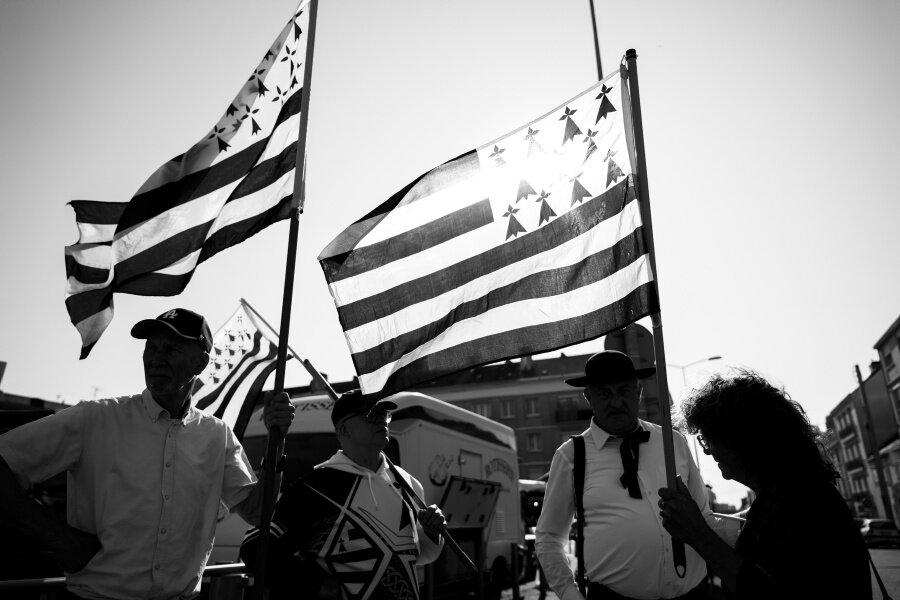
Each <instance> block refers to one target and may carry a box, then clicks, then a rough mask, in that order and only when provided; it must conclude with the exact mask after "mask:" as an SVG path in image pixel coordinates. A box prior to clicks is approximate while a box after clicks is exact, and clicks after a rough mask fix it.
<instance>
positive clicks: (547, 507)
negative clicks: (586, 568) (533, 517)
mask: <svg viewBox="0 0 900 600" xmlns="http://www.w3.org/2000/svg"><path fill="white" fill-rule="evenodd" d="M567 447H568V448H571V447H572V443H571V442H569V443H568V444H563V445H562V446H560V447H559V448H558V449H557V450H556V453H555V454H554V455H553V462H551V463H550V476H549V478H548V479H547V488H546V490H545V491H544V506H543V507H542V508H541V516H540V517H539V518H538V522H537V527H536V528H535V544H534V549H535V553H536V554H537V557H538V560H539V561H540V563H541V568H542V569H543V571H544V578H545V579H546V581H547V583H548V584H549V585H550V588H551V589H552V590H553V591H554V593H556V595H557V596H559V598H560V599H561V600H578V599H580V598H582V596H581V592H579V591H578V586H577V585H576V584H575V575H574V573H573V572H572V569H571V568H570V567H569V561H568V559H567V558H566V552H565V546H566V545H567V544H568V543H569V531H570V530H571V527H572V518H573V517H574V516H575V491H574V489H573V487H572V486H573V484H572V459H571V458H570V457H569V456H567V455H566V453H565V451H564V449H565V448H567Z"/></svg>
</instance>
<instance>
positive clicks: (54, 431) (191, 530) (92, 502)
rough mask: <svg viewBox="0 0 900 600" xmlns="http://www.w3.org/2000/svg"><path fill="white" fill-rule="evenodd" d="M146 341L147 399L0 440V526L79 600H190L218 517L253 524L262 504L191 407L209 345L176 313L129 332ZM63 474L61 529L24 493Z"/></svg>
mask: <svg viewBox="0 0 900 600" xmlns="http://www.w3.org/2000/svg"><path fill="white" fill-rule="evenodd" d="M131 335H132V336H133V337H135V338H137V339H144V340H146V342H145V345H144V354H143V363H144V379H145V382H146V385H147V387H146V389H145V390H144V391H143V392H142V393H141V394H138V395H135V396H130V397H121V398H113V399H109V400H100V401H95V402H82V403H80V404H78V405H76V406H72V407H70V408H67V409H65V410H62V411H60V412H59V413H57V414H55V415H51V416H49V417H45V418H43V419H40V420H38V421H34V422H32V423H28V424H26V425H23V426H21V427H18V428H16V429H13V430H12V431H10V432H8V433H6V434H5V435H3V436H0V518H3V519H4V522H5V524H6V525H8V526H11V527H14V528H16V529H18V530H19V531H21V532H23V533H25V534H26V535H29V536H31V537H34V538H35V539H37V540H38V541H40V542H42V543H43V544H44V545H46V546H47V547H48V548H49V549H50V550H52V551H53V553H54V555H55V556H56V558H57V560H58V561H59V562H60V564H61V566H62V567H63V569H64V571H65V572H66V575H67V578H66V585H67V589H68V593H69V594H71V595H74V596H75V597H79V598H91V599H103V598H112V599H118V598H122V599H126V598H190V597H192V596H194V595H196V594H197V593H199V591H200V578H201V576H202V574H203V568H204V566H205V564H206V559H207V556H208V555H209V552H210V550H211V549H212V544H213V536H214V534H215V528H216V522H217V517H218V515H219V512H220V508H221V507H222V506H224V507H225V508H227V509H229V510H233V511H235V512H237V513H238V514H240V515H241V516H242V517H243V518H245V519H247V520H248V521H250V522H259V516H260V509H261V500H262V493H263V486H264V484H263V482H262V480H259V481H257V479H256V477H255V475H254V474H253V472H252V470H251V467H250V464H249V462H248V461H247V457H246V455H245V454H244V451H243V449H242V448H241V444H240V442H238V441H237V439H236V438H235V436H234V433H233V432H232V431H231V429H230V428H229V427H228V425H226V424H225V423H224V422H222V421H221V420H220V419H218V418H216V417H213V416H211V415H209V414H206V413H204V412H202V411H200V410H197V409H196V408H195V407H193V406H191V392H192V390H193V387H194V383H195V380H196V378H197V376H198V375H199V374H200V373H201V372H202V371H203V369H204V368H205V367H206V364H207V363H208V361H209V351H210V349H211V348H212V336H211V334H210V330H209V325H208V324H207V322H206V319H205V318H203V316H201V315H199V314H197V313H195V312H193V311H190V310H186V309H183V308H175V309H172V310H169V311H166V312H165V313H163V314H161V315H160V316H158V317H157V318H155V319H146V320H143V321H140V322H139V323H137V324H136V325H135V326H134V328H133V329H132V330H131ZM293 414H294V408H293V406H292V405H291V402H290V399H289V398H288V397H287V394H282V395H280V396H278V397H275V398H272V399H271V401H270V402H268V403H267V406H266V409H265V411H264V420H265V423H266V427H268V428H270V429H271V428H272V427H276V428H278V430H279V431H280V432H281V433H282V435H283V433H284V432H286V431H287V428H288V427H289V426H290V424H291V421H292V419H293ZM63 471H66V472H67V473H68V503H67V507H66V508H67V517H68V518H67V521H68V522H67V523H63V522H62V521H61V520H59V519H57V518H56V517H55V515H52V514H51V513H49V512H48V511H46V510H45V509H44V508H43V507H41V506H40V505H38V504H36V503H35V502H33V501H31V500H30V499H29V498H28V497H27V496H26V495H25V492H24V490H23V488H26V489H27V488H29V487H31V485H33V484H34V483H38V482H41V481H44V480H46V479H48V478H49V477H51V476H53V475H55V474H57V473H61V472H63Z"/></svg>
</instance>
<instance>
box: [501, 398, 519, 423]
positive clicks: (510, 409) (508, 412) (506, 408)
mask: <svg viewBox="0 0 900 600" xmlns="http://www.w3.org/2000/svg"><path fill="white" fill-rule="evenodd" d="M515 416H516V409H515V407H514V406H513V401H512V400H503V401H502V402H500V418H501V419H512V418H513V417H515Z"/></svg>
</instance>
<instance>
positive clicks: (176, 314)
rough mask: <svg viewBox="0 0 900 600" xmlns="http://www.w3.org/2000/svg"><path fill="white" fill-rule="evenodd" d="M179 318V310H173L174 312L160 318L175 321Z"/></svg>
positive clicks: (171, 311)
mask: <svg viewBox="0 0 900 600" xmlns="http://www.w3.org/2000/svg"><path fill="white" fill-rule="evenodd" d="M177 316H178V310H177V309H174V308H173V309H172V310H170V311H168V312H166V313H164V314H163V315H162V316H161V317H160V319H174V318H175V317H177Z"/></svg>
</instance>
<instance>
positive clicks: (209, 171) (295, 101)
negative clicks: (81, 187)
mask: <svg viewBox="0 0 900 600" xmlns="http://www.w3.org/2000/svg"><path fill="white" fill-rule="evenodd" d="M301 91H302V88H298V90H297V91H296V92H295V93H294V94H293V95H292V96H291V97H290V99H289V100H288V101H287V102H286V103H285V105H284V106H283V107H282V109H281V113H279V116H278V120H277V122H278V123H282V122H283V121H285V120H287V119H288V118H290V117H291V116H293V115H294V114H296V113H298V112H300V100H301V96H302V94H301ZM276 127H277V126H276ZM269 139H270V138H268V137H266V138H263V139H261V140H259V141H258V142H255V143H254V144H251V145H250V146H248V147H247V148H244V149H243V150H241V151H239V152H237V153H236V154H234V155H233V156H229V157H228V158H226V159H225V160H223V161H221V162H219V163H216V164H215V165H213V166H211V167H208V168H206V169H202V170H200V171H197V172H196V173H191V174H189V175H185V176H184V177H182V178H180V179H178V180H176V181H172V182H170V183H166V184H164V185H161V186H160V187H158V188H155V189H152V190H149V191H147V192H144V193H143V194H137V195H136V196H134V197H133V198H132V199H131V201H130V202H129V203H128V206H127V208H126V209H125V211H124V212H123V213H122V216H121V218H120V219H119V221H118V226H117V227H116V235H118V234H120V233H124V232H127V231H128V230H129V229H131V228H132V227H135V226H137V225H140V224H141V223H144V222H145V221H148V220H150V219H152V218H153V217H155V216H157V215H160V214H162V213H164V212H166V211H167V210H170V209H172V208H174V207H176V206H181V205H182V204H185V203H187V202H190V201H191V200H193V199H194V198H198V197H201V196H204V195H206V194H209V193H211V192H214V191H215V190H217V189H219V188H221V187H225V186H227V185H229V184H230V183H232V182H234V181H237V180H238V179H241V178H242V177H244V176H246V174H247V172H248V171H249V170H250V168H251V167H253V165H254V164H256V161H257V160H259V157H260V156H261V155H262V153H263V151H264V150H265V149H266V146H267V145H268V144H269ZM294 145H295V144H294ZM170 162H171V161H170Z"/></svg>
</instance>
